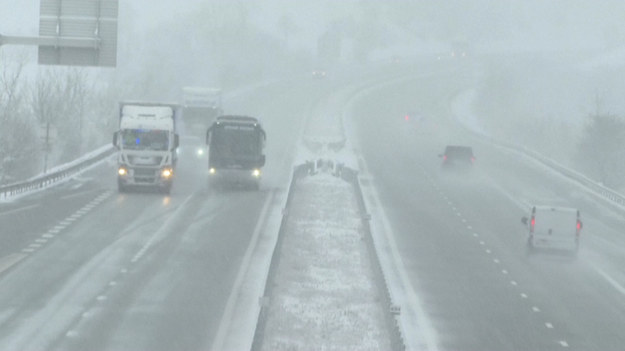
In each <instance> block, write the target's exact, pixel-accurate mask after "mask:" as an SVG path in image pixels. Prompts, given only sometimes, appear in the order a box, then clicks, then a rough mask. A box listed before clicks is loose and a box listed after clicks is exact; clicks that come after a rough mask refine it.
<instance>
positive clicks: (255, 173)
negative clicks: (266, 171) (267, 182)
mask: <svg viewBox="0 0 625 351" xmlns="http://www.w3.org/2000/svg"><path fill="white" fill-rule="evenodd" d="M252 176H254V177H255V178H258V177H260V169H255V170H253V171H252Z"/></svg>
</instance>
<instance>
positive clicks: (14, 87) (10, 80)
mask: <svg viewBox="0 0 625 351" xmlns="http://www.w3.org/2000/svg"><path fill="white" fill-rule="evenodd" d="M0 62H3V63H4V64H3V65H1V68H0V125H2V128H1V129H0V183H7V182H13V181H16V180H19V179H21V178H24V177H27V176H29V175H31V174H32V171H33V169H34V167H35V165H36V162H37V135H36V129H35V128H33V123H32V120H31V118H30V116H29V115H28V113H26V110H25V108H24V89H23V87H22V72H23V67H24V62H25V60H24V59H18V60H11V61H9V60H4V59H3V58H2V59H0ZM5 62H15V64H13V65H9V64H6V63H5Z"/></svg>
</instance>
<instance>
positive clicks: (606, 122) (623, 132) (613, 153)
mask: <svg viewBox="0 0 625 351" xmlns="http://www.w3.org/2000/svg"><path fill="white" fill-rule="evenodd" d="M623 145H625V121H624V120H623V119H622V118H619V117H617V116H614V115H610V114H594V115H591V116H590V119H589V123H588V124H587V126H586V129H585V133H584V135H583V137H582V139H581V142H580V143H579V145H578V157H577V163H578V164H579V166H580V168H582V170H584V171H585V172H586V173H587V174H589V175H591V176H593V177H595V178H596V179H598V180H599V181H601V182H603V183H604V184H605V185H607V186H609V187H612V188H615V189H619V188H621V187H623V186H625V151H623Z"/></svg>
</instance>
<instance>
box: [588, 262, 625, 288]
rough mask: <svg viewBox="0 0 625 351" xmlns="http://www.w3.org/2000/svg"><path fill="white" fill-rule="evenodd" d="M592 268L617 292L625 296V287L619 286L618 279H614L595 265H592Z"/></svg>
mask: <svg viewBox="0 0 625 351" xmlns="http://www.w3.org/2000/svg"><path fill="white" fill-rule="evenodd" d="M591 266H592V268H593V269H594V270H595V272H597V273H598V274H599V275H600V276H601V277H602V278H603V279H605V280H606V281H607V282H608V283H609V284H610V285H612V287H613V288H614V289H616V291H618V292H620V293H621V294H623V295H625V287H623V286H622V285H621V284H619V283H618V282H617V281H616V279H614V278H612V277H611V276H610V275H609V274H608V273H606V272H604V271H603V270H602V269H601V268H599V267H596V266H595V265H591Z"/></svg>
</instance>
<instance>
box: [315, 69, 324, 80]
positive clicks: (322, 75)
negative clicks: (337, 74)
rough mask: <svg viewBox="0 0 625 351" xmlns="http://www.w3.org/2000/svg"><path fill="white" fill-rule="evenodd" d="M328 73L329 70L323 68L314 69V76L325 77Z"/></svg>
mask: <svg viewBox="0 0 625 351" xmlns="http://www.w3.org/2000/svg"><path fill="white" fill-rule="evenodd" d="M327 75H328V72H326V71H325V70H323V69H315V70H313V71H312V76H313V78H325V77H326V76H327Z"/></svg>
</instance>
